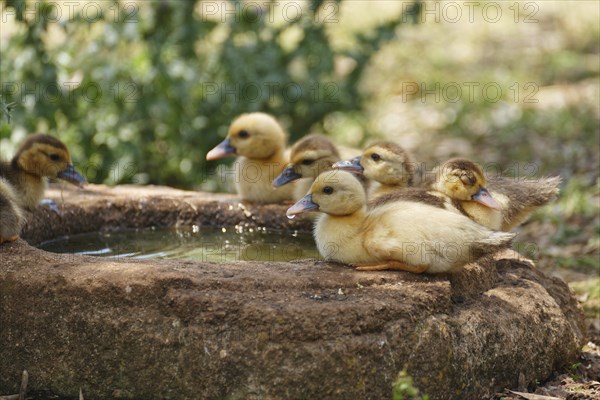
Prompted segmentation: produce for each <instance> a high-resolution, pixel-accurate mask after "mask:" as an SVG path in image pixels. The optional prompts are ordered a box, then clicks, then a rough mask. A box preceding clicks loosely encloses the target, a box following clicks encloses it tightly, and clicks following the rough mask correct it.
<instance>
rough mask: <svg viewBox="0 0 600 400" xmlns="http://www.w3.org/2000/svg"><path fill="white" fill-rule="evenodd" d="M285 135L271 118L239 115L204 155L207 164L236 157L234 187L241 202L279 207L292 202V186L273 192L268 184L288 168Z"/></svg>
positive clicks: (259, 115) (258, 115)
mask: <svg viewBox="0 0 600 400" xmlns="http://www.w3.org/2000/svg"><path fill="white" fill-rule="evenodd" d="M286 142H287V135H286V134H285V132H284V131H283V128H282V127H281V126H280V125H279V123H278V122H277V121H276V120H275V118H273V117H272V116H270V115H268V114H265V113H258V112H256V113H249V114H242V115H240V116H239V117H237V118H236V119H235V120H234V121H233V122H232V123H231V126H230V127H229V132H228V133H227V137H226V138H225V140H223V141H222V142H221V143H220V144H219V145H217V146H216V147H215V148H214V149H212V150H211V151H209V152H208V154H206V159H207V160H216V159H219V158H223V157H228V156H238V159H239V164H237V166H236V187H237V192H238V194H239V195H240V196H241V197H242V199H243V200H249V201H253V202H257V203H279V202H282V201H285V200H291V199H292V198H293V191H294V185H286V186H282V187H278V188H276V189H273V187H272V186H271V182H272V181H273V179H274V178H275V177H276V176H278V175H279V174H280V173H281V172H282V171H283V169H284V168H285V166H286V165H287V164H288V161H289V158H288V155H287V154H286V148H285V147H286Z"/></svg>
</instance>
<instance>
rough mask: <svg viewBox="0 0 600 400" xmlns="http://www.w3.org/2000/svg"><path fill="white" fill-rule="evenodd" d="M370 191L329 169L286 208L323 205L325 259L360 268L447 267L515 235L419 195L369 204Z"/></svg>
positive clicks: (320, 241) (291, 212) (319, 236)
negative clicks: (422, 200) (419, 198)
mask: <svg viewBox="0 0 600 400" xmlns="http://www.w3.org/2000/svg"><path fill="white" fill-rule="evenodd" d="M366 204H367V199H366V193H365V191H364V189H363V187H362V186H361V184H360V183H359V181H358V180H357V179H356V178H355V177H354V176H353V175H352V174H351V173H349V172H345V171H337V170H333V171H328V172H324V173H322V174H321V175H319V176H318V177H317V179H316V180H315V182H314V183H313V184H312V186H311V188H310V191H309V193H308V194H307V195H306V196H305V197H303V198H302V199H301V200H300V201H298V202H297V203H296V204H294V205H293V206H292V207H290V208H289V209H288V211H287V215H288V217H293V216H295V215H296V214H300V213H304V212H307V211H320V212H322V213H324V214H323V215H321V216H319V218H318V219H317V221H316V224H315V228H314V236H315V241H316V242H317V247H318V248H319V252H320V253H321V255H323V256H324V257H325V258H326V259H329V260H336V261H339V262H343V263H350V264H353V265H355V266H358V267H359V268H358V269H359V270H367V271H376V270H384V269H394V270H404V271H410V272H414V273H423V272H425V273H432V274H433V273H444V272H455V271H458V270H460V269H461V268H462V267H463V266H464V265H465V264H467V263H469V262H472V261H475V260H477V259H478V258H480V257H483V256H485V255H487V254H490V253H492V252H495V251H496V250H499V249H501V248H504V247H506V246H508V245H509V244H510V242H511V240H512V238H513V237H514V235H513V234H510V233H506V232H496V231H492V230H490V229H488V228H486V227H484V226H482V225H480V224H477V223H475V222H473V221H471V220H470V219H469V218H467V217H465V216H464V215H461V214H459V213H454V212H449V211H447V210H444V209H442V208H438V207H434V206H431V205H429V204H425V203H420V202H416V201H406V200H398V201H390V202H387V203H384V204H381V205H379V206H377V207H374V208H371V209H367V206H366Z"/></svg>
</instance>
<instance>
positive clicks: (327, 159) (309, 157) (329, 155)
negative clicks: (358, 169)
mask: <svg viewBox="0 0 600 400" xmlns="http://www.w3.org/2000/svg"><path fill="white" fill-rule="evenodd" d="M357 153H358V151H357V150H354V149H349V148H344V147H339V148H338V147H336V145H335V144H333V142H332V141H331V140H330V139H329V138H327V137H326V136H323V135H319V134H311V135H308V136H305V137H303V138H302V139H300V140H299V141H297V142H296V143H295V144H294V146H292V150H291V152H290V163H289V164H288V166H287V167H286V168H285V169H284V170H283V171H282V172H281V174H280V175H279V176H278V177H277V178H275V179H274V180H273V186H274V187H280V186H282V185H285V184H287V183H289V182H292V181H296V180H297V179H302V181H300V182H298V183H299V184H297V185H296V188H295V191H294V199H296V200H297V199H300V198H301V197H302V196H304V195H305V194H306V192H307V191H308V189H310V185H311V184H312V182H313V181H314V180H315V178H316V177H317V176H319V174H320V173H322V172H325V171H329V170H330V169H331V166H332V165H333V164H334V163H335V162H338V161H340V160H341V156H340V154H343V156H344V157H352V156H354V155H356V154H357Z"/></svg>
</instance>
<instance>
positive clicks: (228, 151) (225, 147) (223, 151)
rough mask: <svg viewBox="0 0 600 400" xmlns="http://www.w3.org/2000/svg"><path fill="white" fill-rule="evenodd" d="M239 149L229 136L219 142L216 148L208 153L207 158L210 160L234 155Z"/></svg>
mask: <svg viewBox="0 0 600 400" xmlns="http://www.w3.org/2000/svg"><path fill="white" fill-rule="evenodd" d="M236 151H237V149H236V148H235V147H233V146H232V145H231V141H230V140H229V138H227V139H225V140H223V141H222V142H221V143H219V144H218V145H217V146H216V147H215V148H214V149H212V150H211V151H209V152H208V153H207V154H206V159H207V160H208V161H210V160H218V159H219V158H223V157H227V156H230V155H234V154H235V153H236Z"/></svg>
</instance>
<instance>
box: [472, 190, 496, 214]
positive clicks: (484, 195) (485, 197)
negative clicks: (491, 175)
mask: <svg viewBox="0 0 600 400" xmlns="http://www.w3.org/2000/svg"><path fill="white" fill-rule="evenodd" d="M471 199H473V201H476V202H478V203H481V204H483V205H484V206H487V207H489V208H493V209H494V210H501V209H502V206H501V205H500V203H498V201H496V199H494V198H493V197H492V195H491V194H490V192H488V190H487V189H486V188H481V189H479V192H477V193H475V194H474V195H473V196H472V197H471Z"/></svg>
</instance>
